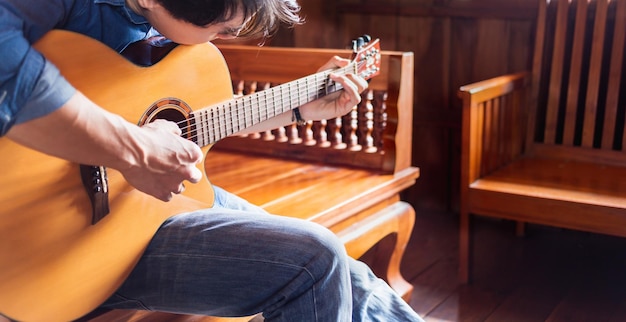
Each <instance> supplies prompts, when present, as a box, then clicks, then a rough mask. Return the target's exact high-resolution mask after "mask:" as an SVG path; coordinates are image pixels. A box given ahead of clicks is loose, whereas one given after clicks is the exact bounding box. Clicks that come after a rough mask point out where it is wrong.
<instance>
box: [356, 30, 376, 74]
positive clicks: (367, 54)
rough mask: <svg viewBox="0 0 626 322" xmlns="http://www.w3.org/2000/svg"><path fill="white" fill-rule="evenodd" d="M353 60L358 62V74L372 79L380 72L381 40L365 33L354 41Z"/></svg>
mask: <svg viewBox="0 0 626 322" xmlns="http://www.w3.org/2000/svg"><path fill="white" fill-rule="evenodd" d="M352 51H353V52H354V55H353V59H352V61H353V62H354V63H356V71H357V72H356V74H357V75H359V76H361V77H363V78H365V79H370V78H372V77H374V76H376V75H378V74H380V57H381V56H380V41H379V40H378V39H375V40H373V41H372V38H371V37H370V36H369V35H363V36H362V37H359V38H357V39H355V40H353V41H352Z"/></svg>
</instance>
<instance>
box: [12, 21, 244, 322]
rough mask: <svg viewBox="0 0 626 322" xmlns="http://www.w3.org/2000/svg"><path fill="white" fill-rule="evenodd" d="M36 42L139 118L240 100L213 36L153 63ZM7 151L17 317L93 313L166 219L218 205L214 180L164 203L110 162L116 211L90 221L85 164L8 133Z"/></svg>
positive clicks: (87, 44)
mask: <svg viewBox="0 0 626 322" xmlns="http://www.w3.org/2000/svg"><path fill="white" fill-rule="evenodd" d="M35 47H36V48H37V49H38V50H39V51H41V52H42V53H43V54H44V56H46V58H48V59H49V60H50V61H52V62H53V63H54V64H55V65H56V66H57V67H58V68H59V69H60V70H61V73H62V74H63V75H64V76H65V77H66V78H67V79H68V80H69V81H70V83H72V84H73V85H74V86H75V87H76V88H77V89H78V90H80V91H81V92H83V93H84V94H85V95H86V96H87V97H89V98H90V99H91V100H93V101H94V102H96V103H97V104H99V105H100V106H102V107H104V108H105V109H107V110H108V111H110V112H113V113H115V114H119V115H121V116H122V117H124V118H125V119H126V120H128V121H130V122H132V123H138V122H140V120H144V121H145V120H146V119H148V120H149V119H151V118H153V117H157V114H158V117H161V118H163V116H165V118H167V116H169V115H174V118H175V119H177V118H179V117H183V118H184V117H185V111H183V110H184V108H182V107H179V105H180V104H179V103H180V101H182V102H185V103H186V104H188V106H191V107H194V108H197V107H207V106H211V105H212V104H215V103H219V102H222V101H225V100H229V99H232V85H231V81H230V77H229V73H228V68H227V66H226V64H225V62H224V59H223V57H222V56H221V54H220V52H219V51H218V50H217V48H215V47H214V46H213V45H211V44H203V45H197V46H178V47H177V48H175V49H174V50H173V51H172V52H171V53H169V54H168V55H167V56H166V57H165V58H164V59H163V60H162V61H160V62H159V63H157V64H155V65H153V66H151V67H138V66H136V65H134V64H132V63H130V62H128V61H127V60H126V59H125V58H123V57H122V56H120V55H119V54H117V53H116V52H114V51H112V50H111V49H109V48H108V47H106V46H104V45H103V44H101V43H99V42H97V41H95V40H92V39H89V38H86V37H84V36H81V35H78V34H74V33H69V32H64V31H53V32H50V33H48V34H47V35H46V36H45V37H44V38H43V39H42V40H41V41H39V42H38V43H37V44H36V45H35ZM170 97H171V98H176V99H174V100H165V101H162V102H165V103H161V104H158V105H157V106H156V107H154V108H150V107H151V106H153V104H154V103H155V102H157V101H159V100H162V99H163V98H170ZM93 130H94V131H97V130H98V129H97V128H94V129H93ZM68 144H71V142H68ZM204 152H205V153H206V152H208V147H205V148H204ZM0 155H1V156H2V159H1V160H0V163H1V164H2V174H1V175H0V189H1V190H0V191H1V192H0V204H1V205H2V207H1V208H0V312H1V313H2V314H4V315H6V316H7V317H9V318H12V319H16V320H24V321H43V320H45V321H56V320H58V321H68V320H72V319H75V318H78V317H80V316H82V315H84V314H86V313H88V312H90V311H91V310H93V309H94V308H96V307H97V306H98V305H99V304H101V303H102V302H103V301H104V300H106V299H107V298H108V297H109V296H110V295H111V294H112V293H113V292H114V291H115V290H116V289H117V288H118V287H119V286H120V285H121V283H122V282H123V281H124V279H125V278H126V277H127V276H128V274H129V273H130V272H131V271H132V269H133V267H134V266H135V264H136V263H137V261H138V260H139V258H140V257H141V254H142V253H143V251H144V250H145V248H146V246H147V245H148V243H149V241H150V239H151V238H152V236H153V235H154V233H155V232H156V230H157V229H158V228H159V227H160V225H161V224H162V223H163V222H164V221H165V220H166V219H167V218H169V217H171V216H173V215H175V214H178V213H182V212H187V211H192V210H197V209H200V208H208V207H211V206H212V204H213V190H212V188H211V185H210V183H209V182H208V181H207V180H203V181H202V182H201V183H198V184H195V185H193V184H188V185H187V189H186V190H185V193H184V194H182V195H176V196H175V197H174V199H173V200H172V201H171V202H161V201H159V200H157V199H155V198H153V197H150V196H147V195H145V194H143V193H141V192H139V191H137V190H135V189H134V188H133V187H131V186H130V185H128V184H127V183H126V181H125V180H124V178H123V177H122V176H121V174H120V173H119V172H117V171H114V170H112V169H109V170H108V181H109V204H110V210H111V211H110V214H109V215H107V216H106V217H104V219H102V220H101V221H99V222H98V223H97V224H95V225H92V224H91V216H92V213H91V203H90V200H89V198H88V196H87V193H86V192H85V189H84V187H83V185H82V182H81V178H80V173H79V166H78V165H77V164H74V163H70V162H67V161H64V160H61V159H58V158H54V157H51V156H48V155H45V154H41V153H38V152H36V151H33V150H30V149H27V148H24V147H22V146H20V145H17V144H15V143H13V142H12V141H9V140H7V139H6V138H3V139H0Z"/></svg>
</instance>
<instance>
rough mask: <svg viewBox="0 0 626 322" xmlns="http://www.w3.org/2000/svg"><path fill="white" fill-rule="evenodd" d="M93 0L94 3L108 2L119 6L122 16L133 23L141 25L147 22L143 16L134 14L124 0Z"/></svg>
mask: <svg viewBox="0 0 626 322" xmlns="http://www.w3.org/2000/svg"><path fill="white" fill-rule="evenodd" d="M93 1H94V3H96V4H98V3H103V4H108V5H110V6H114V7H119V8H120V9H121V11H122V13H123V14H124V16H126V18H128V20H130V21H132V22H133V23H134V24H137V25H141V24H147V23H148V20H146V18H145V17H144V16H140V15H138V14H136V13H135V12H134V11H132V10H131V9H130V8H129V7H128V6H127V5H126V0H93Z"/></svg>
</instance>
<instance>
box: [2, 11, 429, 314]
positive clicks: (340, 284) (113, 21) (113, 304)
mask: <svg viewBox="0 0 626 322" xmlns="http://www.w3.org/2000/svg"><path fill="white" fill-rule="evenodd" d="M298 11H299V6H298V4H297V3H296V2H295V1H293V0H45V1H44V0H0V59H1V61H2V64H1V65H0V130H1V133H2V134H3V135H5V136H6V137H7V138H8V139H11V140H14V141H15V142H17V143H19V144H22V145H25V146H27V147H30V148H33V149H36V150H39V151H42V152H45V153H48V154H51V155H54V156H58V157H61V158H63V159H66V160H70V161H73V162H76V163H82V164H98V165H103V166H107V167H111V168H115V169H117V170H119V171H120V172H121V173H122V174H123V175H124V177H125V179H126V180H127V181H128V182H129V183H130V184H132V185H133V186H135V187H136V188H137V189H139V190H141V191H143V192H145V193H147V194H149V195H152V196H154V197H156V198H158V199H161V200H163V201H168V200H170V199H171V198H172V196H173V195H174V194H178V193H181V192H182V191H183V189H184V185H183V183H184V181H189V182H191V183H195V182H198V181H199V180H200V179H201V176H202V174H201V172H200V171H199V170H198V169H197V167H196V164H197V163H198V162H200V161H201V158H202V151H201V150H200V149H199V147H198V146H196V145H195V144H193V143H192V142H190V141H188V140H185V139H182V138H181V137H180V136H179V134H180V130H179V129H178V127H177V126H176V125H175V124H173V123H171V122H166V121H157V122H154V123H151V124H148V125H145V126H143V127H138V126H136V125H133V124H131V123H129V122H127V121H125V120H123V119H122V118H121V117H120V116H118V115H114V114H112V113H110V112H107V111H106V110H104V109H102V108H100V107H99V106H97V105H96V104H94V103H93V102H91V101H90V100H89V98H87V97H85V96H84V95H83V94H81V93H80V92H78V91H76V90H75V89H74V88H73V87H72V85H71V84H69V83H68V82H67V81H66V80H64V79H63V77H62V76H60V74H59V72H58V70H57V69H56V67H55V66H53V65H52V64H51V63H50V62H48V61H46V60H45V58H43V56H41V54H39V53H38V52H37V51H35V50H34V49H33V48H32V47H31V45H32V44H33V43H35V42H36V41H37V40H38V39H40V38H41V37H42V36H44V35H45V33H46V32H48V31H49V30H51V29H67V30H71V31H76V32H79V33H83V34H86V35H88V36H91V37H93V38H96V39H98V40H100V41H102V42H104V43H105V44H107V45H108V46H110V47H111V48H114V49H115V50H118V51H121V50H123V49H124V48H125V47H126V46H128V45H129V44H130V43H132V42H135V41H138V40H141V39H144V38H147V37H150V36H153V35H156V34H161V35H163V36H165V37H167V38H169V39H170V40H172V41H174V42H176V43H180V44H198V43H202V42H207V41H211V40H214V39H231V38H235V37H237V36H239V35H240V34H245V35H259V34H260V35H262V36H268V35H270V34H271V32H272V31H273V30H275V28H276V27H277V26H278V24H279V23H281V22H282V23H287V24H290V25H294V24H298V23H300V22H301V20H300V17H299V16H298ZM346 63H347V61H346V60H343V59H339V58H335V59H333V60H331V61H330V62H329V63H328V64H327V65H326V66H324V67H326V68H330V67H337V66H344V65H345V64H346ZM331 78H332V79H333V80H334V81H336V82H338V83H340V84H341V85H342V86H343V88H344V90H342V91H340V92H338V93H335V94H332V95H328V96H326V97H324V98H322V99H319V100H317V101H314V102H311V103H309V104H306V105H303V106H301V107H300V109H299V110H300V117H301V118H303V119H307V120H316V119H328V118H332V117H335V116H339V115H343V114H345V113H347V112H348V111H350V110H351V108H352V106H354V105H355V104H357V103H358V102H359V100H360V96H359V93H360V92H361V91H363V90H364V89H365V88H366V87H367V83H366V82H365V81H364V80H363V79H362V78H360V77H358V76H355V75H353V74H348V75H341V76H339V75H334V74H333V75H331ZM292 122H293V115H292V113H284V114H281V115H278V116H276V117H274V118H272V119H270V120H267V121H265V122H262V123H260V124H257V125H255V126H253V127H251V128H249V129H247V130H246V132H256V131H262V130H267V129H273V128H276V127H279V126H283V125H286V124H289V123H292ZM94 129H97V130H94ZM68 142H72V144H68ZM103 306H104V307H108V308H127V309H149V310H158V311H168V312H179V313H189V314H206V315H222V316H239V315H241V316H245V315H252V314H255V313H258V312H263V315H264V317H265V319H266V320H268V321H351V320H354V321H364V320H366V321H370V320H377V321H420V320H421V319H420V318H419V317H418V316H417V314H415V312H413V310H411V308H410V307H409V306H408V305H407V304H406V303H404V301H403V300H402V299H401V298H399V297H398V296H397V295H396V294H395V293H394V292H393V290H391V289H390V288H389V287H388V286H387V285H386V284H385V283H384V282H382V281H381V280H379V279H377V278H376V277H375V276H373V274H372V273H371V271H370V270H369V268H367V267H366V266H365V265H364V264H362V263H360V262H357V261H355V260H352V259H350V258H349V257H348V256H347V255H346V254H345V250H344V248H343V245H342V244H341V243H340V242H339V241H338V239H337V238H336V237H335V236H334V235H333V234H332V233H331V232H329V231H328V230H326V229H325V228H323V227H320V226H318V225H316V224H312V223H309V222H304V221H301V220H296V219H292V218H285V217H280V216H273V215H269V214H267V213H265V212H264V211H263V210H262V209H260V208H258V207H256V206H254V205H251V204H249V203H247V202H246V201H244V200H242V199H241V198H238V197H237V196H234V195H232V194H229V193H227V192H225V191H223V190H222V189H219V188H217V187H216V188H215V205H214V206H213V207H212V208H211V209H203V210H198V211H195V212H192V213H185V214H180V215H177V216H174V217H172V218H170V219H169V220H167V221H166V222H165V223H163V225H162V226H161V228H160V229H159V231H158V232H157V233H156V234H155V236H154V237H153V240H152V241H151V243H150V245H149V246H148V248H147V250H146V251H145V253H144V255H143V256H142V258H141V260H140V261H139V263H138V264H137V266H136V267H135V269H134V271H133V272H132V273H131V274H130V276H129V277H128V279H127V280H126V281H125V282H124V284H123V285H122V286H121V287H120V288H119V289H118V290H117V292H116V293H115V294H114V295H113V296H112V297H111V298H110V299H109V300H107V301H106V302H105V303H103ZM34 309H36V308H34Z"/></svg>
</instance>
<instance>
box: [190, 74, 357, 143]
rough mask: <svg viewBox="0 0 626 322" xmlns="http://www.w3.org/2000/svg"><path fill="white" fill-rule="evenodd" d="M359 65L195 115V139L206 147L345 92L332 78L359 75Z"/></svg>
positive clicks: (259, 93)
mask: <svg viewBox="0 0 626 322" xmlns="http://www.w3.org/2000/svg"><path fill="white" fill-rule="evenodd" d="M356 68H357V65H356V63H355V62H351V63H350V64H348V65H347V66H345V67H342V68H339V69H335V70H328V71H323V72H320V73H317V74H313V75H310V76H306V77H303V78H300V79H297V80H295V81H292V82H288V83H284V84H281V85H278V86H274V87H271V88H269V89H266V90H262V91H259V92H256V93H253V94H249V95H246V96H242V97H239V98H236V99H232V100H229V101H226V102H223V103H220V104H217V105H213V106H210V107H207V108H203V109H201V110H198V111H195V112H193V113H192V115H190V119H191V120H192V121H193V123H194V127H195V128H194V129H193V130H192V131H194V132H196V133H192V137H193V138H194V140H195V142H196V143H197V144H198V145H199V146H200V147H203V146H207V145H210V144H213V143H216V142H217V141H219V140H221V139H223V138H226V137H228V136H230V135H233V134H235V133H237V132H239V131H241V130H244V129H246V128H249V127H251V126H253V125H255V124H258V123H261V122H263V121H265V120H268V119H270V118H272V117H274V116H276V115H279V114H282V113H285V112H287V111H290V110H293V109H294V108H296V107H298V106H302V105H304V104H306V103H308V102H311V101H314V100H316V99H318V98H321V97H323V96H326V95H328V94H330V93H333V92H336V91H338V90H341V89H342V86H341V84H338V83H336V82H334V81H332V80H331V79H330V78H329V75H330V73H331V72H334V73H337V74H347V73H356Z"/></svg>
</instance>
